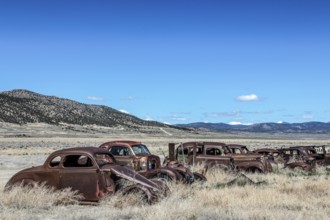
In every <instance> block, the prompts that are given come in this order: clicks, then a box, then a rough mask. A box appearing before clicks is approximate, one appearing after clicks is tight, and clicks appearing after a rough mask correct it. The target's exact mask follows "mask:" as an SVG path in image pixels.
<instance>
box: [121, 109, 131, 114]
mask: <svg viewBox="0 0 330 220" xmlns="http://www.w3.org/2000/svg"><path fill="white" fill-rule="evenodd" d="M119 111H120V112H122V113H125V114H129V112H128V111H126V110H124V109H120V110H119Z"/></svg>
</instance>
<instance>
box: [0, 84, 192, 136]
mask: <svg viewBox="0 0 330 220" xmlns="http://www.w3.org/2000/svg"><path fill="white" fill-rule="evenodd" d="M0 103H1V105H0V122H8V123H15V124H26V123H47V124H59V123H67V124H76V125H100V126H106V127H124V128H127V129H130V128H132V129H135V128H139V127H143V126H144V127H146V126H147V127H148V126H151V127H160V128H163V127H164V128H165V127H172V128H178V127H175V126H170V125H167V124H163V123H159V122H156V121H146V120H142V119H140V118H137V117H135V116H132V115H129V114H125V113H123V112H120V111H118V110H115V109H113V108H110V107H107V106H103V105H88V104H82V103H79V102H76V101H72V100H69V99H63V98H58V97H55V96H45V95H41V94H38V93H35V92H31V91H28V90H12V91H7V92H1V93H0ZM178 129H182V128H178ZM184 130H186V129H184Z"/></svg>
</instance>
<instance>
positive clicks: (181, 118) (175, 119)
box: [170, 116, 188, 121]
mask: <svg viewBox="0 0 330 220" xmlns="http://www.w3.org/2000/svg"><path fill="white" fill-rule="evenodd" d="M170 119H171V120H173V121H187V120H188V119H187V118H185V117H178V116H171V117H170Z"/></svg>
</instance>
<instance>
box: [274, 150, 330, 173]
mask: <svg viewBox="0 0 330 220" xmlns="http://www.w3.org/2000/svg"><path fill="white" fill-rule="evenodd" d="M278 150H279V152H280V155H281V157H282V158H283V159H284V161H285V163H286V164H288V163H290V161H294V162H297V161H299V162H303V163H305V164H307V165H309V166H310V167H308V166H306V165H304V167H308V168H309V170H310V169H312V167H314V166H315V164H318V165H329V164H330V155H329V154H327V153H326V150H325V146H295V147H289V148H281V149H278Z"/></svg>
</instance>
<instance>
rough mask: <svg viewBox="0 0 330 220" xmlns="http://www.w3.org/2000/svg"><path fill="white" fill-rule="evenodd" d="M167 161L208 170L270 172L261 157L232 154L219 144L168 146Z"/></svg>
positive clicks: (269, 165) (270, 168)
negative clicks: (196, 165) (203, 165)
mask: <svg viewBox="0 0 330 220" xmlns="http://www.w3.org/2000/svg"><path fill="white" fill-rule="evenodd" d="M169 148H170V151H169V158H168V159H169V161H179V162H182V163H184V164H189V165H195V164H202V163H204V164H205V168H206V170H207V169H209V168H212V169H213V168H217V167H218V168H222V169H225V170H229V171H245V172H260V173H269V172H272V166H271V164H270V163H269V161H268V160H267V159H266V158H265V157H263V156H262V155H256V154H232V153H231V151H230V149H229V148H228V146H227V145H226V144H225V143H221V142H186V143H181V144H179V145H178V146H177V147H176V149H175V144H174V143H170V144H169Z"/></svg>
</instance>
